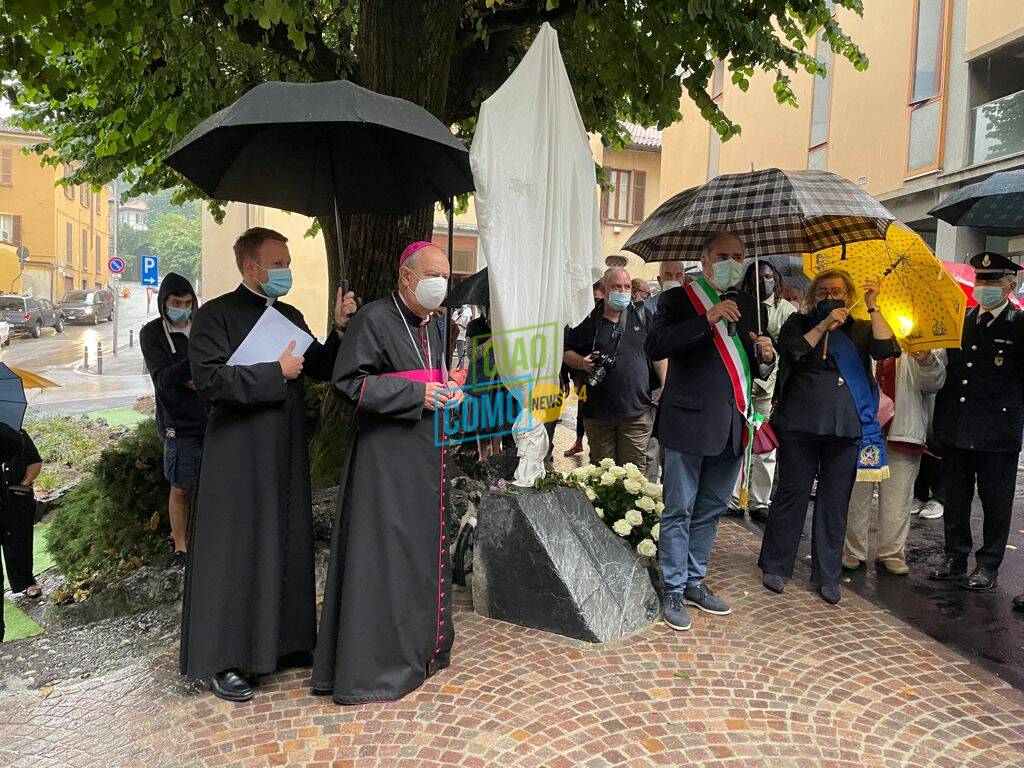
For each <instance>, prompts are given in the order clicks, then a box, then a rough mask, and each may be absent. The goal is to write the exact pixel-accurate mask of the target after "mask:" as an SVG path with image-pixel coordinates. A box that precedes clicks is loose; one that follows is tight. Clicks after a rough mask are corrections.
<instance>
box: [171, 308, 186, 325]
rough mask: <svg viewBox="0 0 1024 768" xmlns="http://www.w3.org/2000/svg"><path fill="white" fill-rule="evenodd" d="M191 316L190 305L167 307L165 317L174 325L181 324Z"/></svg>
mask: <svg viewBox="0 0 1024 768" xmlns="http://www.w3.org/2000/svg"><path fill="white" fill-rule="evenodd" d="M190 317H192V307H168V308H167V319H168V320H170V321H171V322H172V323H174V324H175V325H181V324H182V323H184V322H185V321H186V320H188V319H189V318H190Z"/></svg>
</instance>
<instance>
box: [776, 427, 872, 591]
mask: <svg viewBox="0 0 1024 768" xmlns="http://www.w3.org/2000/svg"><path fill="white" fill-rule="evenodd" d="M858 447H859V445H858V443H854V442H851V441H850V440H849V439H844V438H832V437H806V438H804V437H797V438H794V437H792V436H783V435H780V436H779V449H778V450H779V452H778V465H777V466H778V472H779V476H778V477H779V483H778V488H777V489H776V491H775V499H774V500H773V501H772V509H771V513H770V514H769V515H768V523H767V525H765V529H764V538H763V539H762V540H761V556H760V558H758V561H757V564H758V565H759V566H760V568H761V570H762V571H763V572H764V573H772V574H775V575H778V576H782V577H784V578H787V579H788V578H790V577H791V576H792V575H793V566H794V564H795V563H796V555H797V549H798V548H799V546H800V536H801V534H802V533H803V530H804V520H805V519H806V517H807V505H808V504H809V503H810V500H811V486H812V485H813V484H814V478H815V477H817V478H818V491H817V494H816V495H815V498H814V521H813V523H812V529H811V531H812V532H811V578H813V579H814V582H815V583H816V584H817V585H818V586H829V585H833V584H838V583H839V577H840V575H841V574H842V569H843V564H842V557H843V540H844V539H845V538H846V515H847V511H848V510H849V507H850V494H851V493H853V483H854V481H855V480H856V479H857V449H858Z"/></svg>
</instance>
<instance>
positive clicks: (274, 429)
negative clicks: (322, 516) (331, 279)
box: [181, 227, 356, 701]
mask: <svg viewBox="0 0 1024 768" xmlns="http://www.w3.org/2000/svg"><path fill="white" fill-rule="evenodd" d="M286 243H287V238H285V237H284V236H283V235H281V234H279V233H277V232H274V231H273V230H269V229H263V228H261V227H255V228H253V229H249V230H247V231H246V232H244V233H243V234H242V236H241V237H239V238H238V240H237V241H236V242H235V247H234V251H235V261H236V263H237V266H238V271H239V272H241V274H242V282H241V284H240V285H239V286H238V288H236V289H235V290H234V291H232V292H231V293H228V294H225V295H223V296H219V297H217V298H215V299H212V300H210V301H208V302H206V303H205V304H204V305H203V306H202V307H200V308H199V310H198V311H197V312H196V314H195V320H194V324H193V327H192V334H191V336H190V338H189V354H190V355H191V358H192V381H193V382H194V384H195V387H196V390H197V391H198V392H199V394H200V395H202V397H203V398H205V399H206V400H207V401H208V402H209V404H210V405H211V406H212V411H211V413H210V419H209V422H208V425H207V428H206V441H205V449H204V451H203V462H202V465H201V469H200V475H199V485H198V491H197V495H196V505H195V509H194V512H193V520H192V524H191V525H190V526H189V530H190V532H191V540H190V542H189V560H188V566H187V569H186V578H185V597H184V605H183V608H182V627H181V671H182V673H183V674H186V675H188V676H189V677H192V678H197V679H199V678H202V679H205V680H206V681H207V682H208V683H209V685H210V688H211V690H212V691H213V692H214V694H216V695H217V696H218V697H220V698H222V699H227V700H228V701H248V700H249V699H251V698H252V696H253V690H252V686H253V685H254V683H255V677H256V676H258V675H261V674H265V673H268V672H273V671H274V670H275V669H276V668H277V666H278V662H279V660H280V659H281V658H282V657H284V656H291V655H301V654H305V655H306V658H307V659H308V655H309V653H310V651H312V650H313V647H314V645H315V644H316V595H315V588H314V576H313V530H312V505H311V494H310V480H309V454H308V449H307V440H306V429H305V404H304V399H303V392H302V378H303V376H311V377H313V378H315V379H321V380H327V379H329V378H330V375H331V371H332V370H333V368H334V360H335V358H336V357H337V354H338V345H339V343H340V340H341V337H342V334H343V333H344V331H345V326H346V325H347V324H348V321H349V315H350V314H351V313H353V312H355V309H356V304H355V299H354V297H353V296H352V294H347V295H346V296H344V297H343V296H341V295H340V293H341V292H340V291H339V296H338V300H337V303H336V305H335V309H334V328H333V329H332V330H331V331H330V333H329V334H328V336H327V340H326V341H325V343H323V344H320V343H319V342H317V341H315V340H314V341H313V343H312V345H311V346H310V347H309V349H307V350H306V352H305V354H304V355H303V356H298V355H294V354H293V353H292V348H293V345H294V342H293V344H292V345H290V346H289V348H288V349H286V350H284V352H283V354H282V355H281V357H280V359H279V360H277V361H276V362H270V363H257V364H255V365H227V361H228V359H229V358H230V357H231V354H232V353H233V352H234V351H235V350H236V349H237V348H238V346H239V345H240V344H241V343H242V341H243V339H245V337H246V336H247V335H248V333H249V331H250V330H251V329H252V327H253V326H254V325H255V324H256V321H257V320H259V318H260V316H261V315H262V314H263V312H264V311H265V310H266V309H267V307H269V306H273V307H274V308H275V309H276V310H277V311H278V312H280V313H281V314H283V315H284V316H285V317H286V318H288V320H290V321H291V322H293V323H294V324H295V325H296V326H298V327H299V328H302V329H303V330H305V331H306V332H307V333H308V332H309V329H308V327H307V326H306V323H305V321H304V320H303V318H302V313H301V312H299V311H298V310H297V309H295V308H294V307H292V306H289V305H288V304H285V303H284V302H282V301H279V300H278V299H279V298H280V297H281V296H284V295H285V294H286V293H287V292H288V290H289V288H290V287H291V270H290V268H289V264H290V263H291V256H290V255H289V253H288V246H287V245H286ZM307 663H308V662H307Z"/></svg>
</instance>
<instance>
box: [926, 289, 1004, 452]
mask: <svg viewBox="0 0 1024 768" xmlns="http://www.w3.org/2000/svg"><path fill="white" fill-rule="evenodd" d="M947 359H948V361H949V362H948V365H947V368H946V383H945V385H944V386H943V387H942V389H941V390H940V391H939V394H938V395H936V398H935V441H936V442H937V443H938V444H939V445H945V446H952V447H955V448H965V449H968V450H975V451H992V452H1003V451H1012V452H1017V451H1020V448H1021V431H1022V429H1024V313H1022V312H1021V311H1020V310H1017V309H1014V308H1013V307H1012V306H1008V307H1006V308H1005V309H1004V310H1003V311H1002V312H1001V313H1000V315H999V317H997V318H996V319H995V320H994V321H993V322H992V324H991V325H989V326H988V327H987V328H986V327H982V326H980V325H979V324H978V308H977V307H975V308H973V309H971V310H970V311H969V312H968V313H967V317H966V318H965V319H964V333H963V341H962V342H961V346H960V349H951V350H949V352H948V358H947Z"/></svg>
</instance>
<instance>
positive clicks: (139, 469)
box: [47, 419, 170, 581]
mask: <svg viewBox="0 0 1024 768" xmlns="http://www.w3.org/2000/svg"><path fill="white" fill-rule="evenodd" d="M162 466H163V443H162V442H161V440H160V437H159V435H158V434H157V431H156V422H155V421H153V420H152V419H147V420H146V421H144V422H142V423H141V424H139V425H138V427H136V429H135V431H134V432H132V433H131V435H129V436H128V437H127V438H125V439H124V440H122V441H120V442H118V443H117V444H116V445H112V446H110V447H108V448H107V449H105V450H104V451H103V452H102V453H101V454H100V457H99V459H98V460H97V461H96V463H95V465H94V466H93V468H92V470H91V471H90V472H89V473H88V474H87V475H86V476H85V478H83V480H82V481H81V482H80V483H79V484H78V485H77V486H75V488H74V489H72V490H71V491H69V492H68V494H67V496H65V497H64V499H63V500H62V502H61V505H60V509H59V510H58V513H57V515H56V516H55V520H54V522H53V525H51V526H50V528H49V530H48V531H47V544H48V546H49V550H50V552H51V553H52V554H53V558H54V562H55V563H56V564H57V566H58V568H60V570H61V572H62V573H63V574H64V575H65V577H67V579H68V580H69V581H75V580H79V579H84V578H87V577H89V576H92V575H94V574H96V573H102V572H107V571H111V570H114V569H117V568H119V567H123V565H124V563H125V562H132V563H145V562H148V561H151V560H153V559H154V558H156V557H159V556H160V555H162V554H164V553H166V552H167V543H166V534H167V531H168V530H170V528H169V524H168V520H167V491H168V486H167V482H166V481H165V480H164V477H163V473H162V470H161V468H162Z"/></svg>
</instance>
